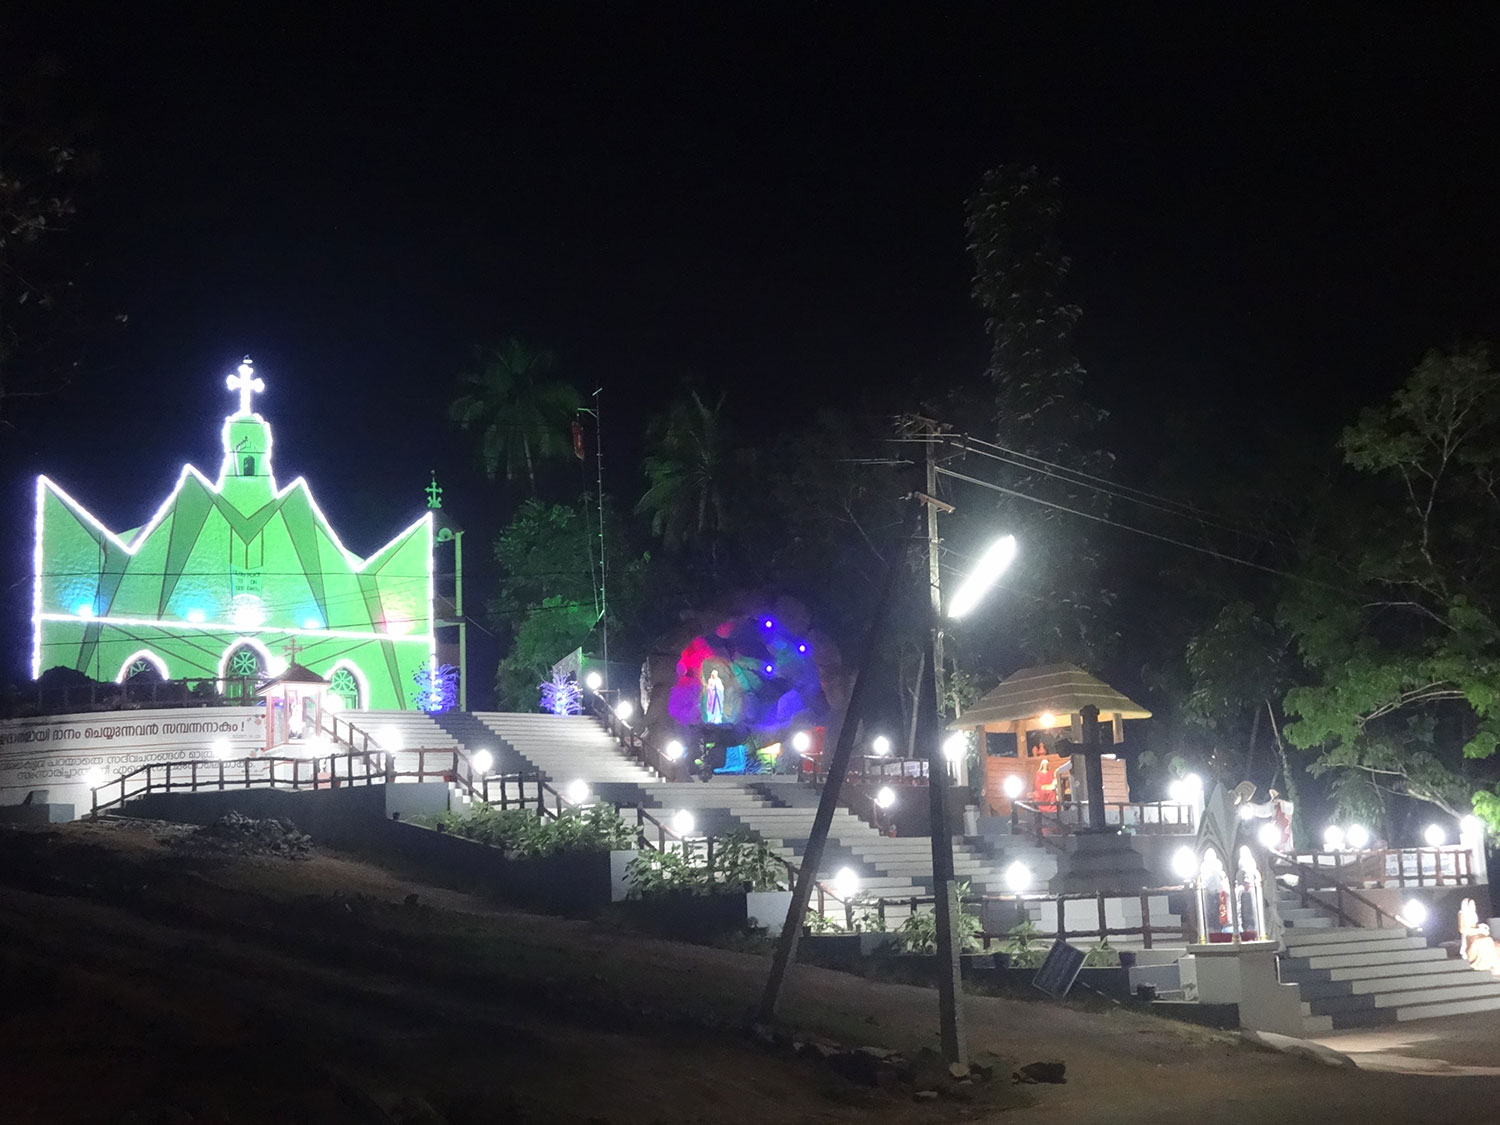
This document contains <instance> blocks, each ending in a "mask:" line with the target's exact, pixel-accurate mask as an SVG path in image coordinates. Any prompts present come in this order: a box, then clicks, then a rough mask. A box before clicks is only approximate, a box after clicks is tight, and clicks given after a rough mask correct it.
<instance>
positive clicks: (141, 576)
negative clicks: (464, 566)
mask: <svg viewBox="0 0 1500 1125" xmlns="http://www.w3.org/2000/svg"><path fill="white" fill-rule="evenodd" d="M228 383H229V389H230V390H231V391H238V393H239V409H238V410H237V411H236V412H235V413H233V414H231V415H230V416H229V417H228V418H226V419H225V420H224V427H223V433H222V437H223V460H222V462H221V463H220V466H219V474H218V478H217V479H216V480H210V479H209V478H208V477H206V476H205V475H204V474H203V473H201V472H199V471H198V470H197V469H196V468H194V467H193V466H192V465H185V466H183V469H182V473H181V475H180V476H179V477H178V480H177V485H176V487H175V488H174V489H173V490H172V493H171V495H169V496H168V497H167V499H166V500H165V502H164V503H163V504H162V505H161V506H160V507H159V508H158V509H157V510H156V514H155V515H153V516H152V517H151V518H150V520H148V521H147V522H146V523H145V524H144V525H142V526H141V527H139V528H136V529H133V530H129V531H124V532H120V533H118V534H117V533H115V532H112V531H110V530H109V529H108V528H106V527H105V526H104V525H103V524H102V523H101V522H100V521H99V520H98V519H96V518H95V517H94V516H93V515H91V514H90V513H89V512H88V510H87V509H85V508H84V507H83V505H81V504H80V503H79V502H78V501H76V500H74V499H73V498H72V497H71V496H69V495H68V494H67V493H66V492H65V491H63V489H61V488H60V487H59V486H58V485H57V484H55V483H54V482H53V481H51V480H49V479H48V478H47V477H45V476H43V477H38V478H37V482H36V541H35V548H34V552H35V553H34V564H35V586H34V591H33V636H32V659H31V671H32V675H33V677H36V676H40V675H41V674H42V673H43V672H45V671H46V670H47V669H49V668H54V667H58V666H62V667H65V668H72V669H76V670H77V671H79V672H83V673H85V674H86V675H88V676H90V677H92V678H94V679H97V680H116V681H124V680H126V679H129V678H131V677H133V676H140V675H147V676H150V675H156V676H161V677H162V678H163V679H169V680H182V679H200V680H216V681H218V682H219V686H220V688H221V690H227V691H230V692H233V691H234V690H235V685H237V684H243V683H245V682H246V681H247V680H248V679H249V678H251V677H265V676H274V675H277V674H279V672H280V671H282V670H283V669H284V668H285V666H286V663H287V662H288V660H289V659H294V660H295V662H296V663H297V664H300V665H302V666H303V667H305V668H309V669H311V670H313V671H315V672H318V673H320V674H321V675H323V676H324V677H325V678H327V679H329V680H330V681H331V683H332V688H331V690H332V692H333V693H334V694H336V695H338V696H339V697H340V698H341V701H342V702H343V704H344V705H345V706H346V707H360V708H378V709H406V708H410V707H412V706H413V705H414V704H413V699H414V697H415V694H416V685H415V682H414V678H413V677H414V676H415V675H416V673H417V672H418V671H419V670H420V669H422V668H423V667H430V666H431V665H432V662H433V660H434V653H435V648H434V644H435V641H434V622H433V571H432V544H433V524H432V517H431V514H430V513H429V514H428V515H424V516H423V517H422V518H421V519H419V520H417V521H416V522H415V523H413V524H411V525H410V526H409V527H407V528H406V529H405V530H404V531H402V532H401V533H400V534H399V535H397V536H396V537H395V538H394V539H392V540H391V541H390V542H389V543H387V544H386V545H385V546H384V547H381V548H380V549H379V550H378V551H376V552H375V553H374V554H372V555H370V556H369V557H368V558H360V557H358V556H357V555H354V554H353V553H352V552H350V551H349V550H347V549H346V548H345V547H344V545H343V543H342V542H341V541H340V540H339V537H338V535H337V534H336V533H335V532H334V530H333V528H332V527H331V526H330V525H329V523H328V519H327V517H326V516H324V515H323V512H322V510H321V509H319V507H318V505H317V502H316V501H315V500H314V499H313V495H312V491H311V490H310V489H309V487H308V485H307V482H306V481H305V480H303V479H302V478H301V477H298V478H297V479H296V480H293V481H292V482H291V483H290V484H287V485H286V486H285V487H281V488H278V487H277V484H276V478H275V476H274V473H273V469H272V461H271V427H270V426H269V425H268V424H267V422H266V420H265V419H264V418H262V417H261V416H260V415H259V414H257V413H255V412H254V411H253V410H252V409H251V396H252V395H253V394H256V393H259V392H260V391H262V390H263V389H264V385H263V383H262V382H261V380H260V379H258V378H256V376H255V373H254V371H253V369H252V368H251V365H250V363H249V362H248V361H246V362H245V363H243V364H241V365H240V367H239V371H238V373H237V374H236V375H231V376H230V377H229V380H228ZM246 702H250V700H248V699H247V700H246Z"/></svg>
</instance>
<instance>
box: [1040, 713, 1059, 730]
mask: <svg viewBox="0 0 1500 1125" xmlns="http://www.w3.org/2000/svg"><path fill="white" fill-rule="evenodd" d="M1055 722H1057V716H1056V715H1054V714H1053V713H1052V712H1051V711H1043V712H1042V718H1041V723H1042V729H1043V730H1050V729H1051V728H1052V724H1053V723H1055Z"/></svg>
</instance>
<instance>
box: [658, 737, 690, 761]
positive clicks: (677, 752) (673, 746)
mask: <svg viewBox="0 0 1500 1125" xmlns="http://www.w3.org/2000/svg"><path fill="white" fill-rule="evenodd" d="M662 753H663V754H665V755H666V756H667V761H669V762H678V761H681V760H682V756H683V755H684V754H686V753H687V749H686V747H684V746H683V745H682V742H681V741H680V740H678V739H675V738H674V739H672V741H671V742H669V743H667V748H666V749H665V750H663V751H662Z"/></svg>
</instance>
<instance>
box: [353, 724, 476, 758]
mask: <svg viewBox="0 0 1500 1125" xmlns="http://www.w3.org/2000/svg"><path fill="white" fill-rule="evenodd" d="M375 740H376V741H377V742H379V743H380V746H381V749H383V750H400V749H401V748H402V747H403V746H405V745H406V743H405V742H404V741H403V740H402V738H401V732H400V731H399V730H397V729H396V728H395V727H381V728H380V729H379V730H377V731H376V732H375ZM480 753H481V754H482V753H484V751H482V750H481V751H480Z"/></svg>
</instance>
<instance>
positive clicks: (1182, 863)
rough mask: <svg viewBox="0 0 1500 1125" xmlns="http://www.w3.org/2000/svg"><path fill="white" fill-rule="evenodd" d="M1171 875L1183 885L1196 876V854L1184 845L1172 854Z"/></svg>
mask: <svg viewBox="0 0 1500 1125" xmlns="http://www.w3.org/2000/svg"><path fill="white" fill-rule="evenodd" d="M1172 874H1174V875H1176V876H1177V877H1178V878H1179V879H1181V880H1182V881H1183V882H1184V883H1186V882H1189V881H1190V880H1191V879H1193V878H1194V877H1195V876H1196V875H1197V874H1198V856H1197V853H1195V852H1194V851H1193V849H1192V848H1190V847H1188V846H1187V845H1186V844H1184V845H1183V846H1182V847H1180V848H1178V849H1177V850H1176V851H1175V852H1173V853H1172Z"/></svg>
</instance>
